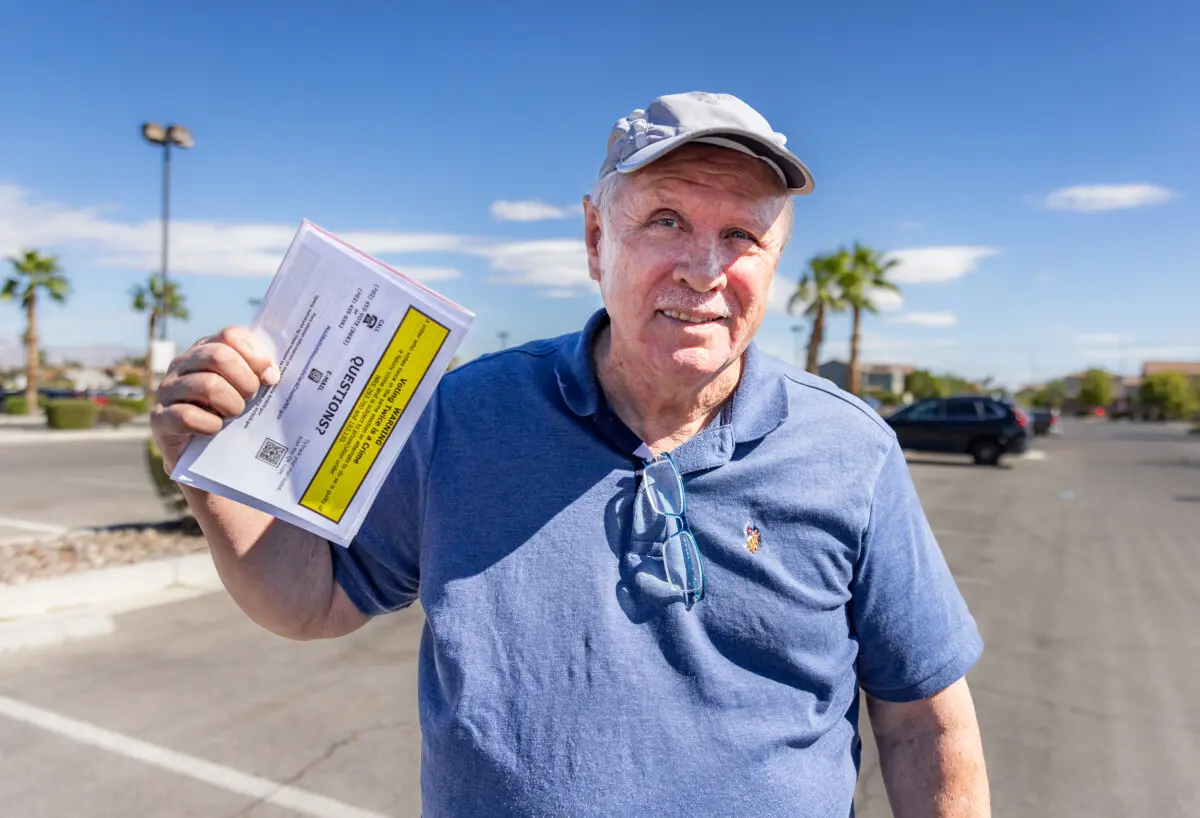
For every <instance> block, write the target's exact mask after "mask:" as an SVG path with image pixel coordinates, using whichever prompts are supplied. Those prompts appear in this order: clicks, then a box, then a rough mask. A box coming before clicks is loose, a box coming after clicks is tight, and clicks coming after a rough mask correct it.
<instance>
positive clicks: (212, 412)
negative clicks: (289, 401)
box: [150, 327, 279, 472]
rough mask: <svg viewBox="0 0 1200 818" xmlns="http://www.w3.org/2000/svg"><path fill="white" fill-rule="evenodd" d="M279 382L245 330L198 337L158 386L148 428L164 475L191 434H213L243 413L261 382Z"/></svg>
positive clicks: (271, 364) (231, 329) (272, 366)
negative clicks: (160, 456)
mask: <svg viewBox="0 0 1200 818" xmlns="http://www.w3.org/2000/svg"><path fill="white" fill-rule="evenodd" d="M278 382H279V368H278V367H277V366H275V364H274V362H273V361H271V359H270V358H269V357H267V356H266V355H264V354H263V353H262V352H260V351H259V350H257V349H256V348H255V343H254V338H253V337H252V336H251V334H250V331H249V330H247V329H245V328H243V327H227V328H225V329H223V330H221V331H220V332H219V333H217V334H216V335H211V336H209V337H207V338H201V339H200V340H199V341H197V342H196V343H194V344H192V346H191V348H190V349H188V350H187V352H185V353H183V354H182V355H180V356H179V357H178V358H176V359H175V360H174V361H173V362H172V363H171V367H170V369H168V370H167V375H166V377H165V378H163V380H162V383H161V384H160V385H159V387H158V400H157V403H156V404H155V406H154V409H153V410H152V411H151V413H150V429H151V432H152V434H153V435H154V441H155V443H157V444H158V449H159V451H161V452H162V456H163V465H164V466H165V467H166V468H167V471H168V472H170V471H171V469H173V468H174V467H175V463H176V461H178V460H179V456H180V455H181V454H183V450H184V449H186V448H187V445H188V443H189V442H190V441H191V439H192V436H193V435H213V434H216V433H217V432H219V431H220V430H221V424H222V423H223V422H224V421H225V420H226V419H227V418H231V417H236V416H238V415H240V414H241V413H242V412H244V411H246V401H248V400H249V399H250V398H252V397H254V395H255V394H257V393H258V390H259V388H260V387H261V386H262V385H263V384H267V385H268V386H273V385H274V384H276V383H278Z"/></svg>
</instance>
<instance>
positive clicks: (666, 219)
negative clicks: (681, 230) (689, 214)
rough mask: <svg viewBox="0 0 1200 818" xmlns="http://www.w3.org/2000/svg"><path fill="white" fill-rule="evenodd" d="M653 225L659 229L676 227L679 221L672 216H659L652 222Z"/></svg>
mask: <svg viewBox="0 0 1200 818" xmlns="http://www.w3.org/2000/svg"><path fill="white" fill-rule="evenodd" d="M654 223H655V224H657V225H658V226H659V227H678V226H679V219H676V218H675V217H674V216H659V217H658V218H657V219H655V220H654Z"/></svg>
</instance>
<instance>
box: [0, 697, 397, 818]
mask: <svg viewBox="0 0 1200 818" xmlns="http://www.w3.org/2000/svg"><path fill="white" fill-rule="evenodd" d="M0 715H3V716H8V717H9V718H10V719H13V720H14V721H19V722H23V723H25V724H30V725H33V726H35V727H41V728H42V729H43V730H49V731H50V732H52V733H57V734H59V735H60V736H66V737H67V738H69V739H73V740H75V741H78V742H79V743H81V744H90V745H91V746H93V747H99V748H100V749H101V750H108V751H109V752H110V753H116V754H117V755H122V756H125V757H126V758H132V759H135V760H137V761H142V762H145V763H146V764H152V765H154V766H155V767H161V768H162V769H164V770H169V771H171V772H173V773H178V774H180V775H186V776H188V777H189V778H194V779H196V780H197V781H203V782H205V783H207V784H212V785H213V786H215V787H220V788H221V789H224V790H228V791H229V792H235V793H238V794H239V795H246V796H249V797H251V798H258V799H260V800H261V801H263V802H265V803H268V804H274V805H276V806H279V807H284V808H286V809H291V810H295V811H296V812H299V813H303V814H304V815H313V816H316V817H317V818H387V816H385V815H383V814H381V813H378V812H371V811H370V810H365V809H359V808H358V807H352V806H350V805H349V804H343V803H342V802H341V801H335V800H334V799H332V798H326V797H325V796H323V795H317V794H316V793H312V792H308V791H307V790H301V789H298V788H296V787H289V786H287V785H285V784H277V783H276V782H274V781H270V780H268V779H266V778H260V777H259V776H257V775H249V774H247V773H243V772H241V771H239V770H235V769H233V768H232V767H226V766H225V765H223V764H214V763H212V762H211V761H205V760H204V759H202V758H196V757H195V756H190V755H187V754H186V753H178V752H175V751H174V750H168V749H166V748H165V747H159V746H157V745H155V744H150V743H149V742H146V741H141V740H139V739H135V738H129V737H128V736H123V735H121V734H120V733H114V732H113V731H111V730H105V729H104V728H103V727H97V726H95V725H94V724H88V723H87V722H84V721H77V720H75V719H71V718H67V717H66V716H60V715H58V714H57V713H51V712H50V711H49V710H43V709H42V708H40V707H34V706H33V705H30V704H25V703H24V702H19V701H17V700H16V699H10V698H8V697H7V696H0Z"/></svg>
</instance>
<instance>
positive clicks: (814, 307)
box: [787, 250, 850, 375]
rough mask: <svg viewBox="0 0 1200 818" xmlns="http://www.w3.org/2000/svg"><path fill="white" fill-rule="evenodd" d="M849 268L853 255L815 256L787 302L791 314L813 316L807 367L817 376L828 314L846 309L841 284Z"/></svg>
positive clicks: (810, 260)
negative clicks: (797, 312)
mask: <svg viewBox="0 0 1200 818" xmlns="http://www.w3.org/2000/svg"><path fill="white" fill-rule="evenodd" d="M849 267H850V254H849V253H847V252H846V251H845V250H839V251H838V252H836V253H834V254H833V255H830V256H813V257H812V258H811V259H809V260H808V270H806V271H805V273H804V275H803V276H802V277H801V278H800V283H799V284H797V285H796V292H794V293H792V297H791V298H789V299H788V305H787V311H788V314H789V315H792V314H794V313H795V312H796V310H798V309H803V311H804V314H805V315H807V316H811V317H812V332H811V333H810V334H809V336H808V360H807V361H806V362H805V367H804V368H805V369H807V370H808V371H809V372H811V373H813V374H814V375H815V374H817V370H818V369H819V367H820V356H821V344H822V343H824V341H825V315H826V314H827V313H830V312H841V311H842V310H844V309H845V308H846V303H845V301H844V300H843V298H842V291H841V288H840V286H839V281H840V280H841V279H842V277H843V275H844V274H845V271H846V270H848V269H849Z"/></svg>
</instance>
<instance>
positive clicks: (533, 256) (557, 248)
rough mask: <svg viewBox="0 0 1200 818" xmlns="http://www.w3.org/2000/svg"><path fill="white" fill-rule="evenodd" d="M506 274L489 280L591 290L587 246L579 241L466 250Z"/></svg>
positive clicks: (507, 244)
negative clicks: (486, 260) (484, 259)
mask: <svg viewBox="0 0 1200 818" xmlns="http://www.w3.org/2000/svg"><path fill="white" fill-rule="evenodd" d="M467 252H469V253H471V254H472V255H478V256H482V257H484V258H486V259H488V261H489V262H490V263H491V267H492V269H493V270H498V271H500V272H502V273H505V275H496V276H492V277H491V278H489V279H488V281H489V282H492V283H494V284H516V285H525V286H533V287H550V288H554V289H561V288H564V287H588V288H590V287H592V286H594V284H593V282H592V279H591V277H590V276H589V275H588V265H587V247H586V245H585V244H584V243H583V240H582V239H537V240H534V241H513V242H501V243H499V244H493V245H488V246H479V247H475V248H472V249H470V250H468V251H467Z"/></svg>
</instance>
